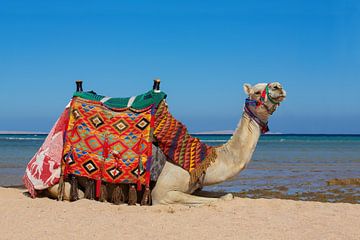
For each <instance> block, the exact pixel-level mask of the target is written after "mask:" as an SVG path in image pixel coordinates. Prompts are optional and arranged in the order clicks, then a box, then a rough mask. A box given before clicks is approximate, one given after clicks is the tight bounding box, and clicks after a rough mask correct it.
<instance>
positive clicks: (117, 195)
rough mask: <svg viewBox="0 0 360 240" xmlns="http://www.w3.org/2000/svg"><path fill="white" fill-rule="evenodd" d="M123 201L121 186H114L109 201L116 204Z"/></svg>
mask: <svg viewBox="0 0 360 240" xmlns="http://www.w3.org/2000/svg"><path fill="white" fill-rule="evenodd" d="M124 201H125V196H124V193H123V190H122V188H121V186H116V187H115V189H114V191H113V193H112V197H111V202H113V203H114V204H116V205H119V204H120V203H123V202H124Z"/></svg>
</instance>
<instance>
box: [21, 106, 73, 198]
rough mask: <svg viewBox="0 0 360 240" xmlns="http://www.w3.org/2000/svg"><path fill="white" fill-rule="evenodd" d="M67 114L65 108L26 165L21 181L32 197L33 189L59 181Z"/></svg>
mask: <svg viewBox="0 0 360 240" xmlns="http://www.w3.org/2000/svg"><path fill="white" fill-rule="evenodd" d="M68 114H69V109H68V108H67V109H65V111H64V112H63V113H62V114H61V116H60V118H59V119H58V120H57V122H56V123H55V125H54V127H53V128H52V129H51V131H50V133H49V135H48V136H47V138H46V139H45V141H44V143H43V145H42V146H41V147H40V149H39V150H38V152H37V153H36V154H35V156H34V157H33V158H32V159H31V160H30V162H29V163H28V165H27V167H26V171H25V175H24V177H23V182H24V184H25V186H26V188H27V189H28V191H29V193H30V195H31V196H32V197H36V191H35V190H43V189H46V188H48V187H51V186H54V185H55V184H57V183H58V182H59V179H60V172H61V158H62V153H63V144H64V133H65V130H66V125H67V121H68Z"/></svg>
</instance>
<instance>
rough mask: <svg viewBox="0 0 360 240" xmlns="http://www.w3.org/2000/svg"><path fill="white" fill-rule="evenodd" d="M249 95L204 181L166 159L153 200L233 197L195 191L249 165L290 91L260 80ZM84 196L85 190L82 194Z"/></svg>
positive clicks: (198, 200)
mask: <svg viewBox="0 0 360 240" xmlns="http://www.w3.org/2000/svg"><path fill="white" fill-rule="evenodd" d="M243 88H244V92H245V94H246V95H247V96H248V98H247V99H246V103H245V108H244V113H243V114H242V117H241V119H240V121H239V123H238V126H237V128H236V130H235V132H234V134H233V136H232V137H231V138H230V140H229V141H228V142H226V143H225V144H223V145H221V146H218V147H216V154H217V157H216V159H215V160H214V162H213V163H212V164H211V165H210V166H209V167H208V168H207V170H206V172H205V174H204V176H203V178H202V182H201V183H200V185H199V184H197V185H195V186H194V184H190V182H191V181H190V175H189V173H188V172H187V171H186V170H184V169H182V168H180V167H178V166H176V165H174V164H173V163H171V162H169V161H166V163H165V165H164V168H163V170H162V172H161V174H160V176H159V178H158V181H157V182H156V185H155V187H154V188H153V190H152V204H153V205H156V204H164V205H167V204H184V205H202V204H208V203H212V202H216V201H219V200H230V199H232V198H233V196H232V194H226V195H224V196H222V197H220V198H207V197H200V196H194V195H191V194H192V193H193V192H194V191H195V190H197V189H198V188H199V187H201V186H209V185H214V184H217V183H221V182H224V181H226V180H228V179H231V178H232V177H234V176H236V175H237V174H239V172H241V171H242V170H244V169H245V167H246V166H247V164H248V163H249V162H250V160H251V157H252V155H253V153H254V151H255V148H256V144H257V142H258V140H259V137H260V135H261V133H262V132H266V131H267V122H268V119H269V117H270V116H271V115H272V114H273V112H275V110H276V109H277V107H278V106H279V105H280V103H281V102H282V101H283V100H284V99H285V98H286V91H285V90H284V89H283V88H282V85H281V84H280V83H278V82H273V83H269V84H266V83H259V84H256V85H254V86H251V85H250V84H244V86H243ZM57 189H58V184H56V185H55V186H53V187H51V188H49V189H48V190H49V193H50V196H53V197H56V196H57V193H58V192H57ZM65 189H66V190H65V197H64V199H67V198H68V196H69V195H70V193H69V192H70V190H69V189H70V185H69V184H68V183H66V186H65ZM80 195H81V196H83V194H80Z"/></svg>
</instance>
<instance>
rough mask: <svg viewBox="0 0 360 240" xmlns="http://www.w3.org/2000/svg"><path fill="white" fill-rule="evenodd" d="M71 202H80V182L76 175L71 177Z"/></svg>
mask: <svg viewBox="0 0 360 240" xmlns="http://www.w3.org/2000/svg"><path fill="white" fill-rule="evenodd" d="M70 186H71V187H70V201H71V202H72V201H76V200H79V192H78V180H77V178H76V176H75V175H70Z"/></svg>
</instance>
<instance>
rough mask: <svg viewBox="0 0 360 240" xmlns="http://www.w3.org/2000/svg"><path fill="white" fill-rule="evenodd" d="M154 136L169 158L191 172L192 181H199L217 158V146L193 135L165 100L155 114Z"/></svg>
mask: <svg viewBox="0 0 360 240" xmlns="http://www.w3.org/2000/svg"><path fill="white" fill-rule="evenodd" d="M154 137H155V138H156V140H157V142H158V145H159V147H160V149H161V150H162V151H163V153H164V154H165V155H166V157H167V158H168V160H169V161H171V162H173V163H175V164H176V165H178V166H180V167H182V168H183V169H185V170H186V171H188V172H189V173H190V177H191V182H192V183H195V182H197V181H198V179H199V177H200V176H201V175H202V174H203V173H204V171H205V170H206V169H207V168H208V167H209V166H210V164H211V162H213V161H214V160H215V158H216V152H215V148H214V147H211V146H208V145H206V144H204V143H202V142H200V140H199V139H198V138H195V137H192V136H191V135H190V134H189V133H188V131H187V128H186V127H185V125H183V124H182V123H181V122H179V121H178V120H176V119H175V118H174V117H173V116H172V115H171V113H170V112H169V110H168V107H167V104H166V103H165V101H163V102H161V103H160V105H159V107H158V109H157V111H156V114H155V130H154Z"/></svg>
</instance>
